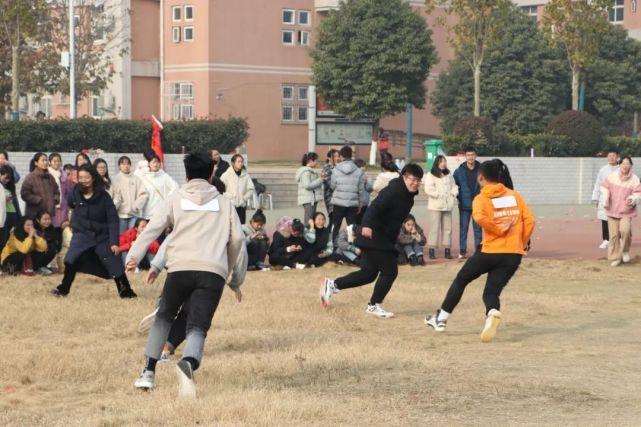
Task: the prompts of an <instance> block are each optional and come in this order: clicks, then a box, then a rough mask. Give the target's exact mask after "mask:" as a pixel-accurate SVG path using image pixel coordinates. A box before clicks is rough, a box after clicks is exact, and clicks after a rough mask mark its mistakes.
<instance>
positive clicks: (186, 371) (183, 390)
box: [176, 359, 196, 399]
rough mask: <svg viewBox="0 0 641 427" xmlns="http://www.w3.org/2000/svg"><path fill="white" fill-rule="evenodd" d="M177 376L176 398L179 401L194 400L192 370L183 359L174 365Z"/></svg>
mask: <svg viewBox="0 0 641 427" xmlns="http://www.w3.org/2000/svg"><path fill="white" fill-rule="evenodd" d="M176 375H178V397H179V398H181V399H195V398H196V384H195V383H194V370H193V369H192V368H191V364H190V363H189V362H187V361H186V360H185V359H183V360H181V361H180V362H178V364H177V365H176Z"/></svg>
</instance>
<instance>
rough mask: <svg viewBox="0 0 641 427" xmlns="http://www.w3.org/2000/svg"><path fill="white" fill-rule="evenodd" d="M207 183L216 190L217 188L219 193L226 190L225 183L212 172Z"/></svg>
mask: <svg viewBox="0 0 641 427" xmlns="http://www.w3.org/2000/svg"><path fill="white" fill-rule="evenodd" d="M212 161H213V160H212ZM209 183H210V184H211V185H213V186H214V187H216V190H218V192H219V193H220V194H223V193H224V192H225V191H226V190H227V186H226V185H225V183H224V182H223V181H222V180H221V179H220V178H218V177H217V176H216V175H213V174H212V176H211V178H209Z"/></svg>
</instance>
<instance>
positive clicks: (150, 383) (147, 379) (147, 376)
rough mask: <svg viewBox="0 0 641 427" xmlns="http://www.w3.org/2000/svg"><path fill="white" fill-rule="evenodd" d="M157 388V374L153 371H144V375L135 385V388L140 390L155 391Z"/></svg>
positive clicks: (141, 375)
mask: <svg viewBox="0 0 641 427" xmlns="http://www.w3.org/2000/svg"><path fill="white" fill-rule="evenodd" d="M155 386H156V373H155V372H153V371H148V370H146V369H143V370H142V373H141V374H140V376H139V377H138V379H137V380H136V382H135V383H134V387H136V388H137V389H140V390H153V388H154V387H155Z"/></svg>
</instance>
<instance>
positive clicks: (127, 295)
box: [120, 288, 138, 299]
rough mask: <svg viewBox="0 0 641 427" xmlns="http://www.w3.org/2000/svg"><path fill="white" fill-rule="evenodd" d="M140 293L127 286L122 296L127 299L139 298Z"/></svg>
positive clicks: (121, 293)
mask: <svg viewBox="0 0 641 427" xmlns="http://www.w3.org/2000/svg"><path fill="white" fill-rule="evenodd" d="M137 297H138V295H136V293H135V292H134V290H133V289H131V288H125V289H123V290H122V292H120V298H122V299H125V298H137Z"/></svg>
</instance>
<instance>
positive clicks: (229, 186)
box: [220, 154, 256, 224]
mask: <svg viewBox="0 0 641 427" xmlns="http://www.w3.org/2000/svg"><path fill="white" fill-rule="evenodd" d="M231 166H232V167H230V168H229V169H227V171H225V173H224V174H223V175H222V176H221V177H220V180H221V181H222V182H224V183H225V196H226V197H228V198H230V199H231V201H232V202H233V203H234V206H235V207H236V212H237V213H238V217H239V218H240V223H241V224H244V223H245V219H246V218H245V216H246V211H247V205H248V202H249V201H250V200H252V198H253V197H254V194H255V193H256V189H255V188H254V183H253V182H252V179H251V177H250V176H249V174H248V173H247V170H246V169H245V160H244V159H243V156H241V155H240V154H234V156H233V157H232V158H231Z"/></svg>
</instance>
